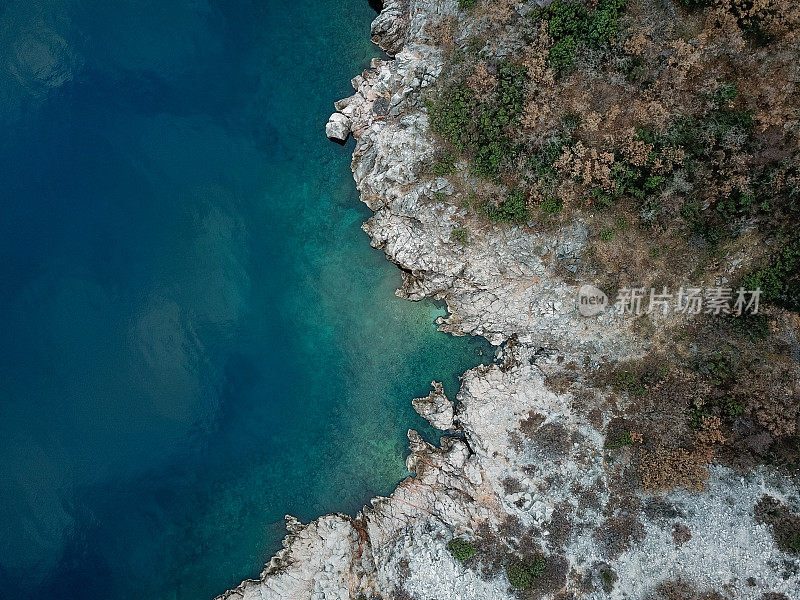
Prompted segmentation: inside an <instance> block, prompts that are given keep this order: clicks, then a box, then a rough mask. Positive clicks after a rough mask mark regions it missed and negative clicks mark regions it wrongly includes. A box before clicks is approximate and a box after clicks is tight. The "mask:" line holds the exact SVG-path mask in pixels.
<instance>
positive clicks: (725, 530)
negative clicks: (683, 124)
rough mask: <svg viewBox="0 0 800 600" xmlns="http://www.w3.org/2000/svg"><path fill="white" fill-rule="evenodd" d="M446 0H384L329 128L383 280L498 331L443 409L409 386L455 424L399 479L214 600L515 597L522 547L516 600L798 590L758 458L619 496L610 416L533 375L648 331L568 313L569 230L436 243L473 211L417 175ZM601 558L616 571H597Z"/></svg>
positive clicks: (629, 348)
mask: <svg viewBox="0 0 800 600" xmlns="http://www.w3.org/2000/svg"><path fill="white" fill-rule="evenodd" d="M457 11H458V5H457V2H456V0H387V2H386V4H385V6H384V8H383V11H382V12H381V14H380V16H379V17H378V18H377V19H376V20H375V21H374V23H373V25H372V32H373V40H374V41H375V42H376V43H377V44H379V45H380V46H381V47H382V48H383V49H384V50H385V51H386V52H387V53H388V54H389V55H390V56H391V57H393V58H392V59H391V60H388V61H385V60H380V59H374V60H373V61H372V64H371V67H370V69H368V70H367V71H365V72H364V73H363V74H362V75H359V76H357V77H355V78H354V79H353V81H352V83H353V87H354V89H355V94H354V95H353V96H351V97H349V98H346V99H344V100H340V101H339V102H337V103H336V109H337V112H336V113H335V114H334V115H333V116H332V117H331V121H330V122H329V124H328V127H327V133H328V135H329V137H332V138H337V139H340V140H343V139H345V138H346V137H347V136H348V135H349V134H352V135H353V136H354V137H355V138H356V140H357V143H356V148H355V151H354V154H353V161H352V170H353V174H354V177H355V180H356V184H357V187H358V190H359V192H360V195H361V200H362V201H363V202H364V203H365V204H367V206H369V208H370V209H371V210H372V211H373V213H374V214H373V216H372V217H371V218H370V219H369V220H368V221H367V222H366V223H365V224H364V230H365V231H366V232H367V233H368V234H369V236H370V238H371V241H372V245H373V246H374V247H376V248H382V249H383V250H384V251H385V253H386V255H387V257H388V258H389V260H391V261H393V262H394V263H395V264H397V265H398V266H399V267H400V268H401V269H402V270H403V286H402V288H401V289H400V290H398V295H400V296H402V297H404V298H407V299H409V300H419V299H421V298H423V297H435V298H438V299H443V300H445V301H446V302H447V306H448V308H449V316H448V317H447V318H443V319H441V321H440V329H441V330H442V331H445V332H449V333H452V334H455V335H481V336H484V337H485V338H486V339H488V340H489V341H490V342H491V343H492V344H495V345H500V344H504V343H505V346H504V349H503V353H502V354H503V357H502V358H503V361H502V364H496V365H491V366H488V367H478V368H476V369H472V370H470V371H468V372H467V373H465V374H464V376H463V382H462V387H461V390H460V391H459V393H458V396H457V398H456V404H455V406H454V407H453V405H452V404H451V403H450V400H448V399H447V398H446V397H445V396H444V394H443V392H442V390H441V386H439V385H437V384H436V383H434V389H433V391H432V392H431V395H430V396H428V397H427V398H425V399H417V400H415V401H414V407H415V409H417V410H418V412H420V414H422V415H423V416H424V417H426V418H428V420H429V421H430V422H431V424H432V425H434V426H435V427H437V428H439V429H441V430H443V431H447V432H450V433H451V434H454V435H446V436H444V437H442V438H441V441H440V447H438V448H437V447H434V446H432V445H430V444H428V443H426V442H425V441H424V440H422V438H421V437H420V436H419V435H418V434H417V433H416V432H415V431H413V430H410V431H409V432H408V437H409V442H410V449H411V454H410V456H409V457H408V459H407V466H408V470H409V471H410V472H412V473H415V476H413V477H409V478H407V479H406V480H404V481H403V482H401V483H400V484H399V486H398V487H397V488H396V490H395V491H394V492H393V493H392V494H391V496H389V497H387V498H375V499H373V500H372V502H371V506H370V507H366V508H364V510H363V511H362V512H360V513H359V514H358V515H357V516H356V517H355V518H350V517H348V516H346V515H340V514H331V515H326V516H323V517H321V518H319V519H317V520H316V521H313V522H311V523H309V524H307V525H302V524H300V523H299V522H298V521H297V520H295V519H293V518H291V517H288V516H287V528H288V530H289V535H288V536H287V537H286V538H285V540H284V542H283V546H284V548H283V549H282V550H281V551H280V552H278V553H277V554H276V555H275V556H274V557H273V558H272V559H271V560H270V562H269V563H268V564H267V565H266V568H265V569H264V571H263V573H262V574H261V576H260V577H259V578H258V579H255V580H247V581H245V582H243V583H242V584H241V585H240V586H238V587H237V588H236V589H233V590H230V591H228V592H226V593H225V594H222V595H221V596H219V597H218V598H220V599H225V600H227V599H243V600H244V599H246V600H250V599H262V600H263V599H270V600H271V599H276V600H277V599H280V600H309V599H313V600H355V599H357V598H360V597H363V598H365V599H371V598H383V599H385V600H388V599H391V598H397V599H414V600H444V599H445V598H447V599H449V600H455V599H459V600H490V599H492V600H494V599H503V598H515V597H519V596H518V592H515V591H514V590H512V589H511V587H510V585H509V581H508V579H507V577H506V574H505V572H504V570H503V569H502V568H499V567H498V565H499V564H500V562H501V558H499V557H502V556H504V555H507V554H509V553H512V554H513V553H514V552H519V551H520V550H519V549H520V548H521V547H522V548H527V549H529V550H530V549H534V550H536V551H537V552H540V553H542V554H544V555H545V556H547V560H548V575H547V577H545V578H544V580H543V582H542V584H541V585H540V586H538V587H537V590H536V591H535V592H534V593H533V594H532V595H529V596H526V597H540V598H560V599H563V600H567V599H569V598H587V599H592V600H599V599H606V598H607V599H617V598H619V599H622V598H630V599H636V600H639V599H641V600H644V599H645V598H647V597H648V596H649V595H650V594H651V593H653V591H654V589H655V588H656V586H657V585H658V584H659V583H661V582H664V581H674V580H678V579H679V580H682V581H686V582H690V583H691V584H692V585H693V586H695V587H696V588H697V589H698V590H700V591H702V592H705V591H712V590H713V591H716V592H717V593H719V594H721V595H722V596H721V597H723V598H737V599H742V600H760V599H761V598H763V597H764V595H765V594H767V593H774V594H785V595H786V597H788V598H800V574H798V572H797V571H796V570H795V571H794V572H792V571H791V569H790V568H789V567H788V566H787V565H788V562H787V561H788V559H789V557H788V555H786V554H784V553H783V552H781V551H780V550H779V549H778V548H777V547H776V545H775V542H774V540H773V538H772V536H771V534H770V532H769V530H768V528H767V527H766V526H765V525H763V524H761V523H758V522H757V521H756V519H755V518H754V516H753V508H754V506H755V505H756V503H758V501H759V500H760V499H761V497H762V496H763V495H764V494H765V493H768V494H770V495H772V496H774V497H776V498H778V499H779V500H781V501H782V502H785V503H787V504H789V505H795V506H796V503H797V502H798V498H797V491H796V490H792V489H784V484H783V483H782V480H781V479H780V478H777V477H774V476H773V475H772V474H771V473H769V472H768V471H766V470H765V469H760V470H757V471H755V472H752V473H750V474H749V475H747V476H745V477H743V476H741V475H739V474H736V473H734V472H733V471H731V470H730V469H728V468H726V467H722V466H715V467H712V468H711V476H710V480H709V483H708V485H707V489H706V490H705V491H704V492H701V493H696V492H693V493H688V492H673V493H671V494H668V495H666V496H664V497H660V498H658V497H649V496H646V495H645V494H643V493H641V492H639V493H631V494H630V495H627V496H624V497H622V496H620V494H619V492H618V489H619V487H618V486H619V485H620V484H619V482H618V481H617V480H616V479H617V475H616V472H615V465H614V464H611V463H610V462H609V459H608V457H607V455H606V453H605V452H604V443H605V439H604V434H603V433H602V432H603V431H604V429H605V426H606V425H607V422H608V419H609V417H608V415H606V414H602V413H600V414H598V411H596V410H593V408H595V407H593V406H592V405H591V402H590V401H587V399H586V398H584V397H582V396H581V394H580V393H579V392H578V391H576V388H575V386H573V387H571V388H569V389H568V390H566V391H563V392H560V391H558V392H557V391H554V390H553V389H551V387H549V386H548V385H547V379H548V376H553V375H555V374H558V373H563V372H565V370H568V371H569V372H570V374H571V376H572V377H573V378H574V380H576V381H577V382H578V383H580V381H581V377H582V376H583V375H582V368H576V367H575V365H581V367H586V368H588V369H591V368H592V367H594V366H596V365H597V364H598V363H599V362H600V361H601V359H602V360H618V359H622V358H626V357H630V356H635V355H636V354H638V353H639V352H641V350H642V349H643V348H645V347H646V346H647V344H648V341H647V339H646V338H640V337H637V333H636V332H634V331H632V330H631V328H630V327H629V326H628V324H627V323H626V321H624V320H623V319H621V318H619V317H617V316H615V315H612V314H603V315H600V316H598V317H594V318H585V317H582V316H581V315H580V314H579V312H578V310H577V306H576V294H577V289H578V287H579V285H577V284H575V283H568V282H567V281H565V279H564V277H562V276H559V274H558V272H557V271H558V270H559V269H561V268H563V267H569V265H570V263H571V262H572V261H575V260H578V256H579V253H580V250H581V248H582V247H583V245H584V244H585V242H586V230H585V228H584V227H583V226H582V225H581V224H580V223H574V224H572V225H570V226H568V227H565V228H564V229H562V230H560V231H551V232H548V233H537V232H533V231H531V230H530V229H529V228H526V227H522V226H514V227H507V226H499V225H494V226H490V225H486V224H485V223H484V224H475V226H474V227H473V228H471V229H472V231H473V234H472V235H471V238H470V243H469V244H467V245H461V244H456V243H453V242H452V241H451V233H452V231H453V230H454V229H455V228H457V227H459V225H460V223H462V222H464V220H465V219H469V216H468V215H467V213H466V211H465V210H464V209H461V208H460V207H459V205H458V204H457V203H442V202H437V201H436V200H435V197H436V196H437V193H439V194H440V193H444V194H447V195H449V194H451V193H453V191H454V190H453V189H452V186H451V184H450V183H449V182H448V181H447V180H446V179H444V178H440V177H430V176H427V177H426V176H425V175H424V172H425V169H424V167H425V165H426V164H427V163H430V162H431V160H432V156H433V152H434V148H433V146H432V144H431V142H430V141H429V140H430V135H429V134H428V122H427V116H426V114H425V110H424V108H423V107H422V102H421V99H420V93H421V91H422V90H423V89H424V88H427V87H429V86H430V85H431V84H432V83H433V82H434V81H435V80H436V78H437V76H438V75H439V74H440V72H441V70H442V60H443V58H442V55H441V51H440V50H438V49H437V48H436V46H435V44H433V43H431V42H432V39H431V37H430V36H431V35H435V33H436V31H437V26H438V25H439V23H440V22H441V20H442V19H443V18H445V17H449V16H454V15H456V13H457ZM568 270H569V269H568ZM570 365H572V366H570ZM675 531H683V532H689V535H688V536H686V535H684V536H679V537H676V536H675ZM453 537H464V538H468V539H480V540H482V542H483V543H484V545H488V546H491V547H492V548H494V551H493V553H490V556H488V558H485V560H483V561H482V562H481V561H478V560H477V559H476V560H474V562H471V561H472V560H473V559H469V560H468V561H465V562H464V563H461V562H459V561H458V560H456V559H455V558H454V557H453V556H452V555H451V554H450V553H449V552H448V550H447V549H446V544H447V542H448V541H450V540H451V539H452V538H453ZM605 573H613V574H614V575H613V581H611V582H610V585H609V579H611V577H610V576H607V575H605ZM529 594H530V592H529Z"/></svg>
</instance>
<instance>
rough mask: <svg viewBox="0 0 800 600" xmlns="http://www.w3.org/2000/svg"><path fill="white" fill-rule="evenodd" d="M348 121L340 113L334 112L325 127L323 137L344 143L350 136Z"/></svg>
mask: <svg viewBox="0 0 800 600" xmlns="http://www.w3.org/2000/svg"><path fill="white" fill-rule="evenodd" d="M350 126H351V123H350V119H349V118H347V117H346V116H345V115H343V114H342V113H340V112H335V113H333V114H332V115H331V118H330V119H328V124H327V125H325V135H327V136H328V139H329V140H333V141H334V142H341V143H344V142H346V141H347V138H348V137H349V136H350Z"/></svg>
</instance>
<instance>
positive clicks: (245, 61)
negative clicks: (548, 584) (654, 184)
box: [0, 0, 490, 600]
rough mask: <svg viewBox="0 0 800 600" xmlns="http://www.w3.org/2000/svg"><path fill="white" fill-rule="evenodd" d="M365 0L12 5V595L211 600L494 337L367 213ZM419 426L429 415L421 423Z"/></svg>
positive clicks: (373, 456) (346, 489) (370, 474)
mask: <svg viewBox="0 0 800 600" xmlns="http://www.w3.org/2000/svg"><path fill="white" fill-rule="evenodd" d="M373 17H374V13H373V11H372V10H371V9H370V7H369V5H368V2H367V0H363V1H352V0H316V1H313V2H312V1H311V0H250V1H246V0H224V1H222V0H220V1H218V2H212V1H210V0H152V1H145V0H138V1H136V2H134V1H133V0H115V1H113V2H111V1H108V0H91V1H81V0H4V1H3V2H0V132H2V135H0V198H2V207H1V208H2V210H1V211H0V215H1V216H0V311H1V312H0V314H1V315H2V325H1V326H0V598H4V599H5V598H14V599H24V598H41V597H43V595H45V594H47V597H48V598H52V599H58V598H70V599H73V598H74V599H84V598H85V599H92V600H96V599H100V598H103V599H117V598H120V599H122V598H126V599H127V598H143V597H147V598H154V599H155V598H158V599H178V598H180V599H184V598H186V599H189V598H191V599H200V598H206V599H209V600H210V598H211V597H212V596H214V595H215V594H218V593H221V592H222V591H224V590H225V589H226V588H228V587H230V586H232V585H235V584H237V583H238V582H239V581H240V580H241V579H243V578H245V577H251V576H255V575H256V574H257V573H258V572H259V571H260V570H261V567H262V565H263V563H264V561H265V560H266V559H267V558H268V556H269V555H270V554H271V553H272V552H273V551H274V550H275V549H276V548H277V547H278V545H279V540H280V538H281V537H282V536H283V534H284V529H283V515H284V514H285V513H287V512H289V513H293V514H295V515H297V516H299V517H300V518H301V519H303V520H309V519H311V518H314V517H315V516H318V515H319V514H322V513H325V512H329V511H345V512H351V513H352V512H354V511H355V510H356V509H357V508H359V507H360V506H361V505H362V504H363V503H364V502H365V501H366V500H367V499H368V498H369V497H370V496H372V495H374V494H377V493H383V494H385V493H388V492H389V491H390V490H391V489H392V488H393V486H394V485H395V484H396V483H397V481H398V480H399V479H401V478H402V477H403V476H405V474H406V472H405V468H404V466H403V453H404V450H405V447H406V444H407V442H406V438H405V431H406V429H407V428H408V427H416V428H420V429H423V430H425V429H424V423H423V422H422V421H421V419H419V417H417V416H416V415H415V414H414V413H413V411H412V410H411V407H410V399H411V398H412V397H413V396H416V395H423V394H425V393H427V390H428V386H429V382H430V381H431V380H432V379H434V378H435V379H443V380H444V381H445V383H446V388H447V390H448V391H449V392H451V393H452V392H454V391H455V390H456V389H457V374H458V373H460V372H462V371H463V370H465V369H466V368H469V367H471V366H474V365H475V364H477V363H478V362H485V361H486V360H488V358H489V353H490V351H489V349H488V348H487V347H486V346H485V345H483V344H481V343H480V342H478V341H476V340H468V339H464V338H461V339H456V338H451V337H448V336H445V335H444V334H441V333H438V332H436V330H435V326H434V319H435V318H436V317H437V316H438V315H441V314H443V309H442V308H440V307H437V306H435V305H433V304H430V303H417V304H414V303H409V302H404V301H401V300H399V299H397V298H395V297H394V295H393V291H394V289H395V288H396V287H397V286H398V285H399V282H400V277H399V274H398V272H397V270H396V269H395V267H393V266H392V265H390V264H389V263H388V262H386V261H385V259H384V258H383V255H382V253H381V252H379V251H375V250H372V249H371V248H370V247H369V244H368V240H367V238H366V236H365V235H364V234H363V232H361V230H360V229H359V226H360V223H361V222H362V221H363V220H364V219H365V218H366V217H367V216H368V213H367V211H366V209H365V208H363V206H362V205H361V204H360V203H359V202H358V201H357V195H356V192H355V188H354V185H353V182H352V178H351V175H350V172H349V157H350V153H351V151H352V142H351V145H348V146H347V147H339V146H337V145H335V144H331V143H329V142H327V140H325V138H324V135H323V126H324V123H325V121H326V119H327V116H328V114H329V113H330V111H331V109H332V106H331V103H332V101H333V100H335V99H337V98H340V97H343V96H345V95H347V94H349V93H350V92H351V89H350V87H349V79H350V78H351V77H352V76H354V75H355V74H357V73H358V72H360V70H361V69H362V68H363V67H364V66H365V65H366V63H367V61H368V60H369V58H370V57H372V56H374V55H376V53H377V49H376V48H374V47H373V46H372V45H371V44H370V42H369V22H370V20H371V19H372V18H373ZM425 431H426V432H427V434H428V435H432V432H430V431H429V430H425Z"/></svg>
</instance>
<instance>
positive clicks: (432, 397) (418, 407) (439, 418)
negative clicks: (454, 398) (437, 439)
mask: <svg viewBox="0 0 800 600" xmlns="http://www.w3.org/2000/svg"><path fill="white" fill-rule="evenodd" d="M431 386H432V387H433V391H432V392H431V393H430V394H428V395H427V396H426V397H425V398H414V399H413V400H412V401H411V405H412V406H413V407H414V410H415V411H417V413H419V415H420V416H421V417H422V418H423V419H425V420H426V421H428V423H430V424H431V425H433V426H434V427H435V428H436V429H441V430H443V431H448V430H450V429H453V403H452V402H450V400H449V399H448V398H447V396H445V393H444V388H443V387H442V384H441V383H439V382H437V381H433V382H431Z"/></svg>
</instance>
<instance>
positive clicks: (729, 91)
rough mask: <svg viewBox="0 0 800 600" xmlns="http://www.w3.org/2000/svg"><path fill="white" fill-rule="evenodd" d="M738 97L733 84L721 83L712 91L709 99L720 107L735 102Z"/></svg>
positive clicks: (737, 91)
mask: <svg viewBox="0 0 800 600" xmlns="http://www.w3.org/2000/svg"><path fill="white" fill-rule="evenodd" d="M738 96H739V90H737V89H736V85H735V84H733V83H722V84H720V86H719V87H718V88H717V89H716V91H714V94H713V96H712V97H711V99H712V100H713V101H714V104H716V105H717V106H719V107H721V106H724V105H725V104H727V103H728V102H732V101H733V100H736V98H738Z"/></svg>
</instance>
